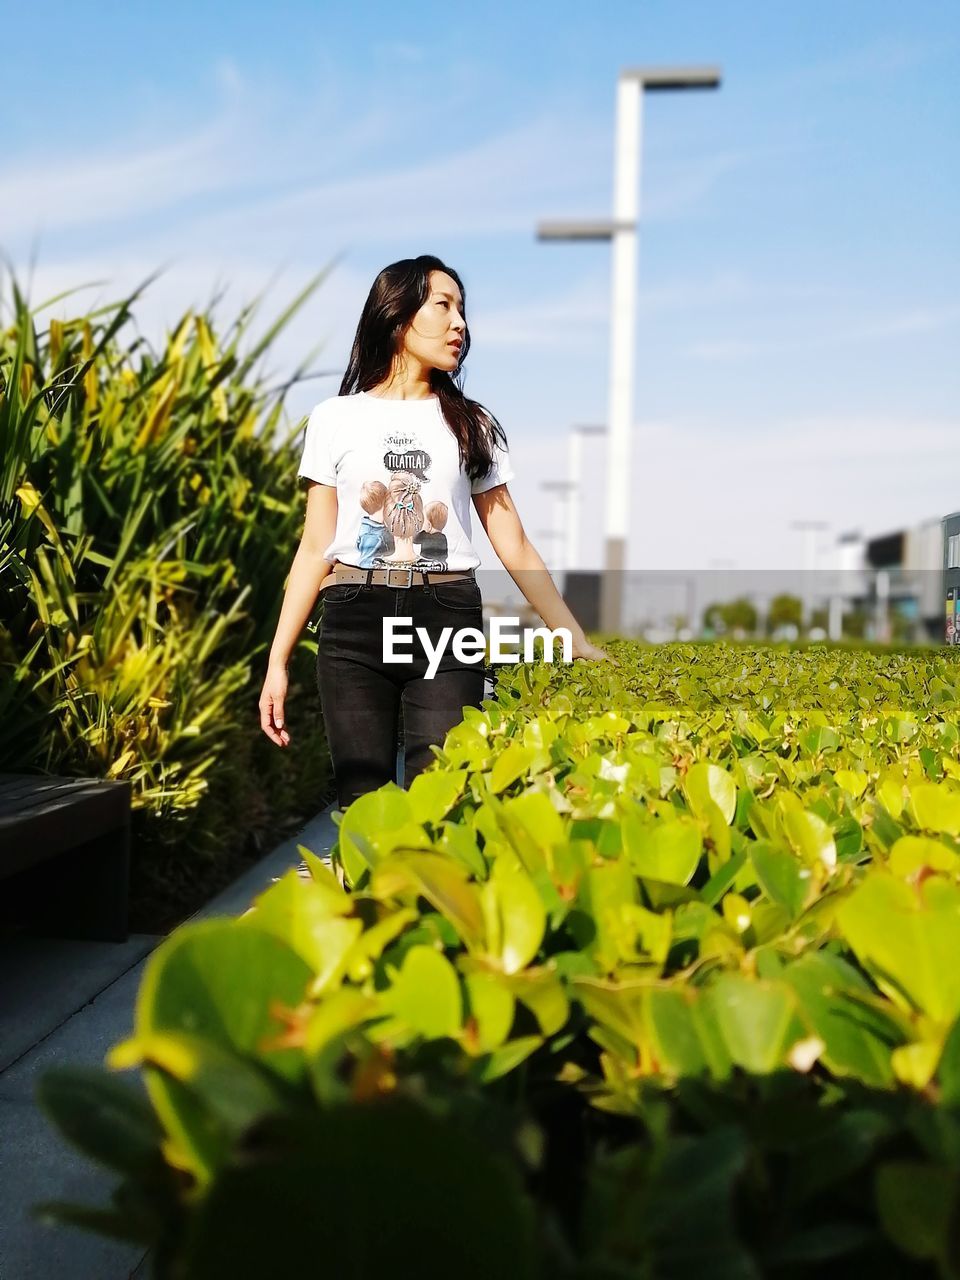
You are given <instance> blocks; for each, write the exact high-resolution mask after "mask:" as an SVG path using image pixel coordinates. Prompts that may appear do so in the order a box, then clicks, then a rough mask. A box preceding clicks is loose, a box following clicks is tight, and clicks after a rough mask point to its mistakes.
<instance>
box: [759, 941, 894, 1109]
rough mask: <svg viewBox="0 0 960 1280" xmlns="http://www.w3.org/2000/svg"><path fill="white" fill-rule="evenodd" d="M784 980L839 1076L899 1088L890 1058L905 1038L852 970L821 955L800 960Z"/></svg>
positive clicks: (838, 959) (832, 957)
mask: <svg viewBox="0 0 960 1280" xmlns="http://www.w3.org/2000/svg"><path fill="white" fill-rule="evenodd" d="M783 978H784V981H785V982H786V983H787V984H788V986H790V987H792V989H793V990H794V992H795V993H796V995H797V999H798V1001H799V1003H800V1008H801V1011H802V1013H803V1015H804V1017H805V1018H806V1019H807V1021H808V1022H809V1023H810V1025H811V1027H812V1029H813V1031H814V1032H815V1033H816V1035H818V1036H819V1037H820V1039H821V1040H823V1042H824V1046H825V1047H824V1051H823V1054H822V1059H823V1062H824V1063H825V1065H826V1066H827V1067H829V1069H830V1070H831V1071H832V1072H833V1074H834V1075H837V1076H851V1077H853V1078H854V1079H856V1080H862V1081H863V1083H864V1084H868V1085H871V1086H873V1087H875V1088H878V1089H885V1088H890V1087H891V1086H892V1085H893V1084H894V1073H893V1068H892V1066H891V1061H890V1055H891V1052H892V1051H893V1050H894V1049H895V1048H896V1047H897V1046H898V1045H899V1044H901V1043H902V1041H903V1035H902V1033H901V1031H900V1029H899V1027H898V1026H897V1024H896V1022H894V1020H893V1019H891V1018H889V1017H885V1016H884V1015H883V1014H882V1012H880V1011H879V1010H878V1009H876V1008H874V1007H871V1005H870V1004H869V1003H867V1000H866V999H863V997H869V996H870V995H871V991H870V987H869V986H868V985H867V983H866V982H865V981H864V980H863V978H862V977H861V976H860V974H859V973H858V972H857V970H856V969H854V968H853V966H852V965H850V964H848V963H847V962H846V961H845V960H843V959H841V957H840V956H835V955H830V954H829V953H828V952H826V951H821V952H817V953H815V954H813V953H811V954H809V955H805V956H801V957H800V959H799V960H795V961H794V962H793V963H792V964H790V965H788V966H787V967H786V968H785V969H784V971H783Z"/></svg>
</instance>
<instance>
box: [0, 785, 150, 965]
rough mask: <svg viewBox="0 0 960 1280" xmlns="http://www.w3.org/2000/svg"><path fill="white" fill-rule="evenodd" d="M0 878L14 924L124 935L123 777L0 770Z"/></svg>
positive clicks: (126, 847) (112, 937)
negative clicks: (21, 918) (57, 775)
mask: <svg viewBox="0 0 960 1280" xmlns="http://www.w3.org/2000/svg"><path fill="white" fill-rule="evenodd" d="M0 880H4V881H5V883H4V885H3V891H2V897H3V899H4V906H5V912H4V915H7V914H8V912H9V911H10V909H11V908H13V909H14V910H15V911H16V912H17V915H18V923H20V921H19V916H20V914H21V913H22V912H23V910H24V909H25V910H26V913H27V914H28V915H29V923H30V925H31V927H33V928H38V927H39V928H40V929H42V930H44V931H45V932H53V933H56V934H58V935H59V936H61V937H67V938H97V939H100V940H103V941H109V942H125V941H126V939H127V936H128V929H127V900H128V892H129V882H130V784H129V782H107V781H105V780H104V779H102V778H52V777H42V776H35V775H29V774H13V773H0Z"/></svg>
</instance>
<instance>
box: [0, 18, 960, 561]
mask: <svg viewBox="0 0 960 1280" xmlns="http://www.w3.org/2000/svg"><path fill="white" fill-rule="evenodd" d="M77 12H78V11H77V10H76V8H75V6H67V5H65V4H57V3H54V4H47V5H46V6H45V7H44V23H43V31H42V34H41V35H38V32H37V29H36V27H35V25H34V23H33V22H32V21H31V20H30V18H29V15H28V13H27V11H26V9H25V8H24V7H23V6H20V5H18V6H13V5H5V4H0V16H2V27H0V29H2V30H3V32H4V43H5V46H6V48H7V50H8V56H7V57H5V59H4V80H5V86H4V88H5V92H4V99H5V102H6V104H7V108H8V110H9V109H10V106H11V104H14V107H13V110H14V116H13V120H14V125H15V127H14V128H9V127H8V129H7V130H5V144H6V145H5V147H4V151H3V159H2V161H0V249H2V250H3V251H4V253H6V254H7V255H8V256H9V257H10V258H11V259H12V261H13V262H14V264H15V265H16V268H17V270H18V273H19V274H20V275H21V276H22V277H24V278H25V277H26V273H27V269H28V263H29V259H30V254H31V249H32V247H33V246H36V252H37V265H36V268H35V274H34V283H33V288H32V293H33V297H34V298H35V300H37V301H39V300H41V299H42V298H45V297H47V296H49V295H52V294H53V293H55V292H58V291H59V290H60V289H63V288H66V287H68V286H70V285H73V284H79V283H83V282H88V281H94V280H106V281H109V284H107V285H103V286H99V287H97V288H94V289H90V290H88V291H86V292H85V293H83V294H81V295H80V297H82V298H85V299H87V298H88V299H90V301H91V302H93V301H94V300H96V299H100V300H104V299H106V298H109V297H111V296H118V295H119V294H120V293H121V292H122V290H123V289H124V288H126V287H128V286H132V285H133V284H135V283H137V282H139V281H140V280H142V279H143V278H144V277H145V276H146V275H147V274H148V273H149V272H150V271H152V270H154V269H156V268H157V267H159V266H161V265H165V266H166V271H165V273H164V275H163V276H162V277H161V279H160V280H159V281H157V282H156V283H155V284H154V285H153V286H152V287H151V289H150V292H149V295H148V298H147V299H146V300H145V302H144V305H143V307H142V317H143V320H142V327H143V328H145V329H146V330H147V331H148V332H150V331H151V329H156V330H157V331H158V332H159V331H160V329H161V328H162V326H163V325H164V324H170V323H172V322H173V321H174V320H175V318H176V317H177V316H179V314H180V313H181V312H182V311H183V310H184V309H185V308H186V307H188V306H190V305H197V306H202V305H203V304H204V303H205V302H206V300H207V298H208V297H209V296H210V295H211V293H212V291H213V289H214V286H215V283H216V282H220V283H227V284H229V286H230V289H229V292H228V294H227V298H226V300H225V302H224V303H223V304H222V314H223V317H224V320H226V319H227V318H228V317H229V316H230V315H231V314H232V313H233V311H234V310H235V309H239V307H240V306H241V305H242V304H243V302H245V301H247V300H248V299H250V298H252V297H253V296H254V294H255V293H257V292H259V291H260V290H261V289H262V288H263V287H264V286H266V285H267V284H268V283H269V282H271V281H273V282H274V283H273V285H272V288H271V290H270V293H269V295H268V307H269V306H271V305H272V307H273V309H274V310H278V309H279V308H280V307H281V306H282V304H283V303H284V301H285V300H286V299H287V298H289V297H291V296H292V295H293V293H294V292H295V291H296V289H297V288H298V287H299V285H300V284H301V283H302V282H303V281H304V280H305V279H306V278H307V277H308V276H309V275H310V274H311V273H313V272H315V271H317V270H320V269H321V268H323V267H324V266H325V265H327V264H330V263H331V262H333V260H334V258H335V257H337V256H338V255H342V256H341V257H340V258H339V262H338V265H336V267H335V268H334V270H333V271H332V272H331V274H330V276H329V278H328V280H326V281H325V283H324V284H323V286H322V287H321V289H320V290H319V292H318V293H317V294H316V295H315V297H314V298H313V299H312V301H311V302H310V304H309V306H308V308H307V309H306V311H305V312H304V313H303V314H302V315H301V316H300V317H299V319H298V320H297V322H296V324H295V325H294V326H293V327H292V328H291V330H290V331H289V333H288V335H287V336H286V338H285V339H284V342H283V345H282V347H281V348H280V349H278V351H277V355H276V359H277V363H278V367H283V368H286V367H292V366H293V365H294V364H296V363H297V362H298V361H299V359H300V358H301V357H302V356H303V355H304V354H305V353H306V352H307V351H308V350H310V349H311V348H312V347H314V346H315V345H316V344H317V343H318V342H320V341H321V340H324V341H325V344H326V345H325V346H324V349H323V353H322V354H321V356H320V357H319V358H318V360H317V362H316V363H317V365H318V367H321V368H327V369H340V368H342V367H343V364H344V362H345V359H346V355H347V352H348V350H349V345H350V340H351V338H352V335H353V331H354V328H355V325H356V320H357V316H358V314H359V311H360V307H361V306H362V303H363V299H364V297H365V295H366V292H367V290H368V288H369V286H370V283H371V282H372V280H373V277H374V276H375V274H376V272H377V271H378V270H379V269H380V267H382V266H383V265H385V264H386V263H387V262H390V261H393V260H394V259H396V258H400V257H407V256H411V255H414V254H416V253H420V252H432V253H436V254H438V255H439V256H440V257H441V258H443V259H444V260H446V261H448V262H450V263H451V265H453V266H454V267H455V268H456V269H457V270H458V271H459V272H460V274H461V276H462V277H463V279H464V283H465V286H466V300H467V315H468V320H469V322H470V326H471V333H472V338H473V347H472V350H471V352H470V356H469V359H468V362H467V376H466V381H465V388H466V390H467V392H468V394H470V395H472V396H474V397H475V398H477V399H479V400H480V401H482V402H483V403H484V404H486V405H487V406H488V407H489V408H491V409H492V410H493V412H494V413H496V415H497V416H498V418H499V419H500V421H501V422H502V423H503V425H504V427H505V429H506V431H507V435H508V438H509V440H510V443H511V449H512V451H513V453H514V456H515V462H516V466H517V470H518V479H517V481H516V482H515V484H514V486H513V491H514V494H515V497H516V499H517V502H518V506H519V507H520V510H521V514H522V515H523V516H524V520H525V523H526V525H527V528H528V530H530V531H531V532H532V533H534V534H536V533H537V532H538V531H539V530H542V529H543V528H545V527H546V526H549V525H550V523H551V521H552V520H553V518H554V512H553V509H552V508H551V506H550V500H549V499H548V497H547V496H546V494H545V493H544V492H543V491H542V490H541V488H540V482H541V481H542V480H549V479H554V478H562V477H564V476H565V474H566V466H567V453H566V439H567V433H568V428H569V427H570V425H572V424H573V423H578V422H602V421H603V420H604V417H605V413H606V394H607V391H606V384H607V336H608V309H609V288H610V256H609V248H608V246H606V245H603V244H583V245H573V244H543V243H538V242H537V241H536V240H535V237H534V226H535V224H536V222H537V221H538V220H540V219H545V218H561V217H575V216H592V217H607V216H609V215H610V211H611V199H612V153H613V125H614V98H615V84H616V76H617V73H618V71H619V70H620V69H621V68H623V67H626V66H636V65H641V64H657V63H671V64H672V63H705V62H709V63H717V64H719V65H720V66H721V68H722V71H723V77H724V83H723V86H722V88H721V90H720V91H719V92H717V93H688V94H660V95H655V96H651V97H649V98H648V100H647V103H646V107H645V112H644V153H643V172H642V189H641V233H640V265H639V290H640V293H639V297H640V303H639V322H638V332H637V355H636V424H637V425H636V431H635V439H634V458H633V468H634V475H633V479H634V491H635V502H634V511H633V524H632V531H631V549H630V564H631V565H632V566H634V567H652V566H659V567H665V568H666V567H670V568H673V567H690V568H693V567H697V568H703V567H707V566H708V565H709V564H710V563H711V561H713V560H719V559H722V560H724V561H725V562H726V561H733V562H735V563H736V564H737V565H739V566H741V567H758V568H759V567H770V566H773V565H776V564H785V563H793V564H797V565H799V564H800V563H801V559H802V547H801V543H800V536H799V534H797V533H796V532H795V531H791V530H790V528H789V524H790V521H791V520H792V519H796V518H798V517H815V518H819V519H823V520H827V521H829V522H830V524H831V526H832V529H833V530H834V531H836V532H841V531H843V530H845V529H849V528H851V527H853V528H856V527H860V528H863V529H864V530H865V531H866V532H868V533H879V532H883V531H885V530H887V529H892V528H896V527H899V526H900V525H902V524H903V523H905V522H907V523H913V522H918V521H921V520H924V519H928V518H932V517H936V516H939V515H941V514H943V513H944V512H946V511H952V510H955V509H957V508H960V433H958V428H960V361H958V360H957V358H956V355H957V349H958V338H960V254H958V248H960V89H958V85H960V10H958V8H957V5H956V4H955V3H954V2H952V0H951V2H949V3H948V2H947V0H942V2H936V0H916V2H915V3H911V4H910V5H904V4H902V3H897V4H894V3H889V2H887V0H871V2H870V3H866V2H863V0H832V2H831V3H823V2H822V0H806V2H805V3H803V4H794V5H792V6H789V7H788V6H786V5H781V4H776V5H771V4H769V3H761V2H760V0H749V2H746V0H743V2H740V3H734V2H732V0H710V2H705V3H696V2H694V0H673V2H672V3H666V2H662V3H642V2H640V3H638V2H637V0H633V3H621V2H620V0H608V2H607V3H601V4H597V5H594V6H584V5H582V4H568V3H550V4H547V3H541V2H540V0H534V2H533V3H528V4H526V5H522V6H520V5H516V4H501V3H493V4H476V5H459V6H451V5H439V4H426V3H422V4H418V3H415V2H414V3H408V4H406V5H403V6H399V5H395V4H385V3H372V4H361V5H358V6H356V7H354V8H352V9H351V8H350V7H348V6H346V5H341V4H336V5H334V4H292V3H287V4H283V3H280V4H271V5H269V6H267V5H265V4H260V5H254V4H245V3H232V4H231V5H229V6H228V5H225V4H219V3H217V4H211V3H206V4H203V5H202V6H201V7H200V8H199V9H197V8H195V7H193V6H188V5H187V4H185V3H182V2H180V0H177V2H175V3H166V4H164V5H163V6H159V5H143V6H131V5H123V6H121V5H120V4H113V3H111V4H103V3H102V4H96V3H94V4H91V5H89V6H86V7H85V8H84V10H83V18H82V20H78V18H77ZM11 49H13V50H18V51H19V53H18V55H17V56H16V57H10V56H9V50H11ZM8 119H9V118H8ZM338 383H339V379H337V378H326V379H322V380H318V381H316V382H312V383H310V384H309V385H308V386H304V387H301V388H298V389H297V390H296V392H295V393H294V395H293V396H292V397H291V399H290V410H291V414H292V415H293V416H297V415H299V414H300V413H302V412H305V411H306V410H307V409H309V408H310V407H311V405H312V404H313V403H314V402H315V401H316V400H317V399H320V398H323V397H324V396H326V395H332V394H335V393H336V390H337V387H338ZM602 472H603V458H602V455H598V456H596V457H593V458H591V459H590V461H589V464H588V466H587V468H586V471H585V474H584V475H583V477H582V480H583V485H584V530H585V533H584V546H583V555H584V556H585V558H586V560H587V561H588V562H589V560H590V559H591V558H595V557H596V555H597V554H598V553H599V531H600V529H601V528H602ZM827 541H829V535H828V537H827ZM542 549H543V550H544V551H545V553H546V552H547V551H549V550H550V548H549V547H548V546H543V547H542Z"/></svg>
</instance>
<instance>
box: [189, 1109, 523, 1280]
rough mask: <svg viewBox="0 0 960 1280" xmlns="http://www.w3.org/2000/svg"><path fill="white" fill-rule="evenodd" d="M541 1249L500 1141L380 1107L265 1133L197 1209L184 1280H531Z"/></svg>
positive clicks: (295, 1120)
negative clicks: (407, 1279)
mask: <svg viewBox="0 0 960 1280" xmlns="http://www.w3.org/2000/svg"><path fill="white" fill-rule="evenodd" d="M347 1187H351V1188H362V1194H356V1195H346V1194H344V1188H347ZM318 1205H330V1206H333V1205H335V1206H336V1211H335V1212H333V1211H332V1210H331V1211H329V1212H323V1213H318V1212H317V1206H318ZM371 1206H376V1221H375V1222H371ZM427 1241H429V1248H427V1247H426V1243H425V1242H427ZM534 1246H535V1234H534V1227H533V1220H532V1213H531V1209H530V1203H529V1200H528V1198H527V1196H526V1194H525V1192H524V1189H523V1187H522V1185H521V1179H520V1176H519V1172H518V1168H517V1163H516V1160H515V1159H510V1158H509V1157H508V1156H507V1154H506V1152H505V1151H504V1150H503V1149H501V1148H500V1146H499V1144H497V1143H495V1142H494V1141H493V1140H492V1137H491V1135H490V1133H488V1132H485V1131H484V1130H483V1129H482V1128H481V1127H480V1126H479V1125H478V1126H477V1131H476V1132H471V1131H470V1129H469V1128H468V1126H467V1125H465V1124H458V1123H456V1119H455V1117H454V1118H452V1117H449V1116H447V1115H443V1116H434V1115H431V1114H430V1112H429V1110H428V1109H427V1108H426V1107H422V1108H421V1107H415V1106H413V1105H412V1104H411V1103H409V1102H404V1101H402V1100H395V1099H384V1100H382V1101H378V1102H377V1103H376V1104H372V1105H370V1104H368V1105H363V1106H359V1105H354V1106H329V1107H325V1108H324V1109H323V1111H322V1112H321V1113H320V1114H309V1113H308V1114H306V1115H302V1114H290V1115H285V1116H278V1117H276V1118H274V1119H272V1120H271V1121H270V1122H269V1123H268V1124H265V1125H263V1126H261V1127H260V1129H259V1130H258V1132H257V1134H256V1143H255V1144H253V1143H252V1144H251V1150H250V1153H249V1154H247V1153H246V1152H245V1151H244V1152H241V1158H238V1159H237V1160H236V1161H235V1162H233V1163H232V1164H231V1166H230V1167H229V1169H227V1170H225V1171H224V1174H223V1176H222V1177H221V1178H219V1179H218V1180H217V1182H216V1184H215V1185H214V1186H213V1187H212V1188H211V1189H210V1192H209V1193H208V1194H207V1195H206V1196H204V1197H203V1199H202V1200H201V1201H199V1203H198V1204H197V1205H196V1207H195V1209H194V1211H193V1215H192V1217H191V1222H190V1231H189V1232H188V1233H187V1238H186V1240H185V1242H184V1247H183V1253H184V1256H183V1259H182V1266H180V1267H179V1269H178V1274H179V1273H182V1274H183V1276H184V1277H190V1280H195V1278H197V1277H203V1280H236V1277H239V1276H282V1277H284V1278H285V1280H286V1278H287V1277H294V1276H298V1275H302V1276H309V1275H314V1274H323V1275H325V1276H330V1277H357V1278H359V1277H361V1276H364V1277H375V1276H376V1277H387V1276H392V1275H397V1276H399V1275H403V1274H415V1275H417V1276H418V1277H422V1278H423V1280H439V1277H441V1276H446V1275H451V1274H455V1275H456V1276H457V1280H490V1278H491V1277H494V1276H504V1277H506V1276H509V1277H510V1280H534V1277H535V1276H537V1275H538V1274H539V1268H538V1267H535V1257H536V1251H535V1247H534Z"/></svg>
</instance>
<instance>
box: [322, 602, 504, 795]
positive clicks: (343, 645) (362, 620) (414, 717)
mask: <svg viewBox="0 0 960 1280" xmlns="http://www.w3.org/2000/svg"><path fill="white" fill-rule="evenodd" d="M322 599H323V616H322V620H321V624H320V632H319V637H318V646H317V687H318V689H319V692H320V707H321V711H322V713H323V719H324V725H325V728H326V733H327V742H328V744H329V746H330V756H331V760H332V762H333V775H334V781H335V783H336V788H337V804H338V806H339V808H341V809H346V807H347V805H349V804H351V803H352V802H353V801H354V800H356V798H357V797H358V796H361V795H363V794H364V793H365V792H367V791H373V790H375V789H376V788H377V787H381V786H383V785H384V783H387V782H393V781H394V780H395V779H396V766H397V739H398V718H399V714H400V709H401V706H402V708H403V785H404V786H405V787H408V786H409V785H410V783H411V782H412V781H413V779H414V778H415V777H416V776H417V774H418V773H420V772H421V771H422V770H423V769H425V768H426V766H427V765H428V764H431V763H432V762H433V760H434V755H433V752H432V751H431V750H430V746H431V744H435V745H436V746H440V745H442V743H443V739H444V737H445V736H446V733H447V731H448V730H449V729H452V728H453V727H454V725H457V724H459V723H460V721H461V720H462V719H463V708H464V707H466V706H473V707H479V706H480V704H481V702H482V701H483V689H484V660H483V658H482V657H481V658H480V659H479V660H478V661H477V662H475V663H472V664H468V663H464V662H461V661H460V660H459V659H458V658H457V657H456V655H455V654H454V653H453V649H452V641H453V636H450V637H449V640H448V643H447V647H446V649H445V650H444V654H443V657H442V658H441V660H440V664H439V666H438V668H437V671H436V674H435V675H434V677H433V679H431V680H428V679H426V678H425V676H426V671H427V665H428V659H427V657H426V654H425V652H424V649H423V646H422V644H421V643H420V640H419V639H418V638H417V635H416V628H417V627H423V628H424V630H425V631H426V632H427V634H428V636H429V637H430V644H431V646H432V647H435V646H436V644H437V641H438V639H439V635H440V632H441V631H442V630H443V629H444V627H452V628H453V630H454V633H456V632H457V631H459V630H460V629H461V628H463V627H475V628H476V629H477V630H478V631H481V630H482V629H483V611H482V604H481V598H480V588H479V586H478V585H477V582H476V581H475V580H474V579H467V578H461V579H460V581H459V582H444V583H432V584H431V585H429V586H412V587H379V586H377V587H374V586H364V585H363V584H361V583H336V584H334V585H333V586H331V587H327V589H326V590H325V591H324V592H323V595H322ZM385 617H403V618H411V619H412V623H411V624H410V625H409V626H407V627H405V628H404V633H405V634H410V635H411V636H412V644H410V643H407V644H405V645H400V644H399V643H397V644H396V650H397V652H401V653H405V654H410V655H412V657H413V662H412V663H406V664H399V663H398V664H394V663H388V662H385V661H384V638H383V619H384V618H385ZM398 639H399V637H398Z"/></svg>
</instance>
